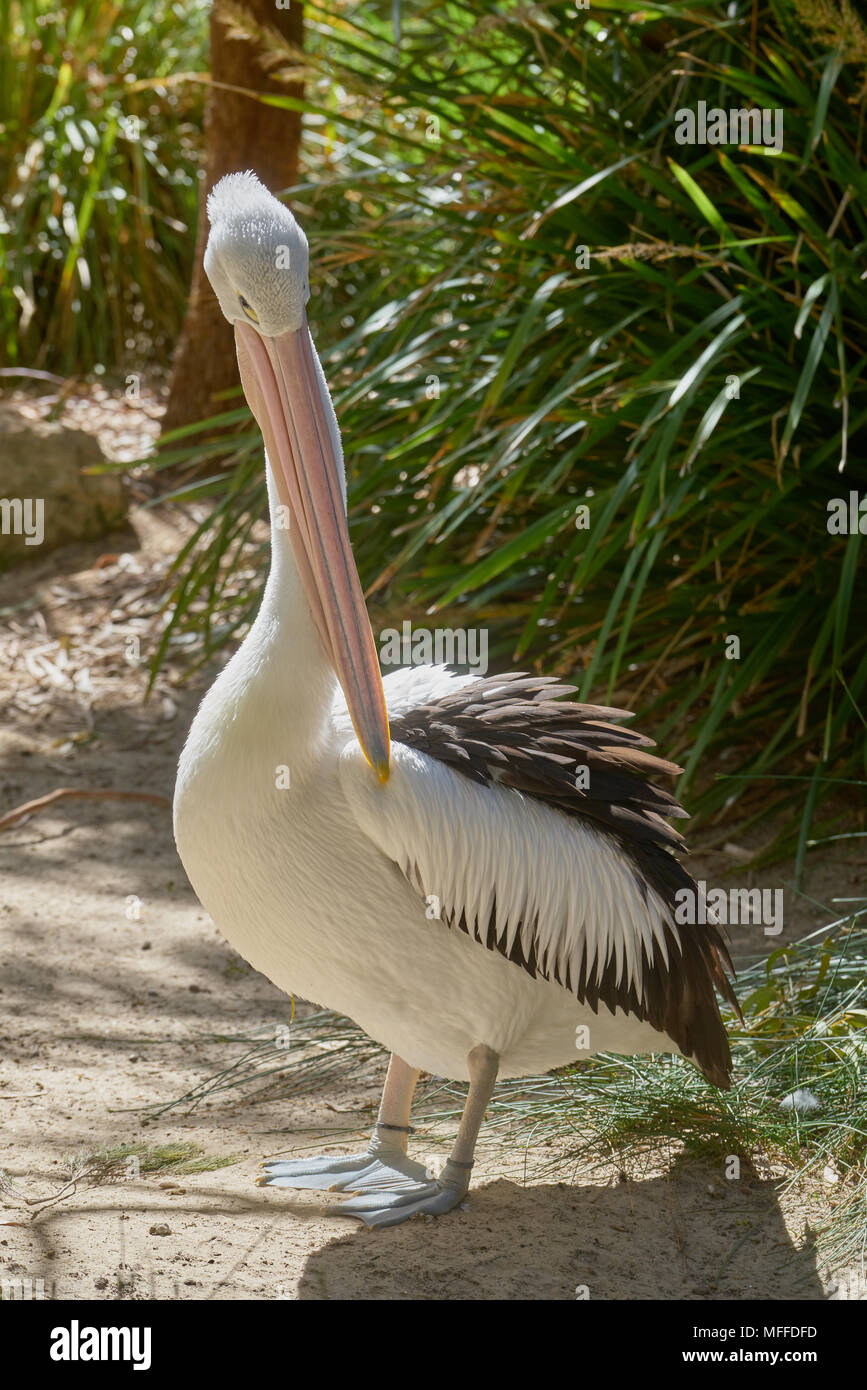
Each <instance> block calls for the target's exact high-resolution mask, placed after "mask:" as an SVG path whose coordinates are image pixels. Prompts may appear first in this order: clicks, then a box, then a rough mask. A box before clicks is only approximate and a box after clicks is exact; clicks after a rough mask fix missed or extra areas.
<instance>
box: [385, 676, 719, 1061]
mask: <svg viewBox="0 0 867 1390" xmlns="http://www.w3.org/2000/svg"><path fill="white" fill-rule="evenodd" d="M574 693H575V687H574V686H571V685H561V684H559V683H557V682H556V681H554V680H553V679H552V678H546V677H536V676H527V675H524V674H522V673H509V674H507V675H503V676H489V677H486V678H484V679H482V680H478V681H474V682H473V683H472V684H470V685H465V686H462V687H461V688H459V689H458V690H455V691H453V692H451V693H449V694H446V695H445V696H443V697H442V698H440V699H436V700H433V701H431V702H429V703H428V704H425V705H420V706H417V707H416V708H415V709H412V710H409V711H407V712H406V713H404V714H402V715H400V716H398V717H397V718H395V719H393V720H392V722H391V734H392V737H393V738H394V739H395V740H396V741H397V742H400V743H404V744H407V745H408V746H409V747H411V748H414V749H417V750H418V751H420V752H423V753H426V754H428V755H429V756H430V757H432V758H436V759H438V760H439V761H440V762H442V763H445V764H447V765H448V766H449V767H451V768H453V769H454V770H455V771H457V772H460V773H461V774H462V775H463V776H464V777H468V778H470V779H471V780H472V781H474V782H479V783H482V784H484V785H487V786H491V785H495V784H498V785H500V786H504V787H511V788H513V789H514V790H515V791H519V792H523V793H524V794H525V795H527V796H531V797H534V798H535V799H536V800H537V801H542V802H544V803H545V804H546V805H548V806H550V807H552V808H553V809H554V810H556V811H559V812H561V813H562V814H563V815H566V816H574V817H577V818H580V819H581V820H583V821H585V822H588V823H590V824H591V825H593V826H595V827H596V828H597V829H598V830H599V831H601V832H602V833H603V834H605V835H607V836H609V837H611V838H612V839H613V840H614V841H615V842H616V843H617V844H618V845H619V847H620V849H621V850H622V851H623V853H624V854H625V856H626V857H627V859H628V861H629V862H630V863H631V864H632V866H633V868H634V872H635V878H636V882H637V883H638V884H639V886H640V887H641V890H642V892H643V893H644V895H645V899H646V896H647V889H648V887H652V888H653V890H654V891H655V892H656V893H657V895H658V896H659V897H660V899H661V900H662V902H663V903H664V904H665V906H666V908H667V910H668V912H669V914H670V916H671V918H672V921H673V920H674V912H675V895H676V893H677V892H678V890H680V889H684V888H686V889H690V890H691V891H693V892H695V893H696V894H697V891H698V890H697V886H696V884H695V881H694V880H693V878H692V877H691V876H690V874H688V873H687V871H686V869H685V868H684V867H683V865H682V864H681V863H680V861H679V860H678V859H676V858H675V856H674V854H673V852H672V851H674V850H676V849H680V848H682V846H683V837H682V836H681V835H680V834H679V832H678V831H677V830H675V829H674V827H673V826H671V825H669V824H668V823H667V818H668V817H681V816H685V815H686V812H685V811H684V809H683V807H682V806H680V805H679V803H678V802H677V801H676V800H675V798H674V797H673V796H672V795H671V794H670V793H669V792H667V791H664V790H663V789H662V788H660V787H658V786H656V785H655V783H654V782H653V781H649V780H646V779H647V778H650V777H654V776H660V775H661V776H672V775H676V774H677V773H679V772H680V771H681V769H680V768H679V767H677V766H676V765H675V764H673V763H670V762H666V761H665V760H664V759H663V758H659V757H656V756H655V755H654V754H652V753H649V752H648V751H647V750H648V748H652V747H653V740H652V739H649V738H646V737H644V736H643V735H641V734H638V733H634V732H633V731H632V730H630V729H626V728H623V727H622V726H621V725H619V724H614V723H611V722H609V721H611V720H613V719H623V718H632V715H631V714H630V713H629V711H628V710H621V709H610V708H606V707H604V706H600V705H582V704H577V703H575V702H573V701H565V702H563V703H558V701H560V700H561V699H562V697H563V696H566V695H573V694H574ZM581 767H586V768H587V769H588V776H587V786H586V787H581V786H580V785H579V784H578V783H577V781H576V775H577V772H578V769H579V768H581ZM410 872H411V869H410ZM451 925H454V926H457V927H459V928H460V929H461V930H463V931H465V932H467V934H468V935H470V936H472V937H473V938H474V939H476V940H478V941H480V942H481V943H482V944H483V945H485V946H487V947H488V948H489V949H492V950H500V951H502V952H503V953H504V954H508V956H509V959H511V960H513V961H514V963H515V964H516V965H519V966H520V967H521V968H522V969H524V970H526V971H528V972H529V973H530V974H531V975H533V976H534V978H535V977H537V976H539V975H545V972H544V971H543V969H542V968H541V966H540V963H539V961H538V960H537V959H536V954H535V951H534V950H533V948H532V946H531V947H530V948H529V953H528V954H527V953H525V950H524V948H523V947H522V945H521V941H522V935H523V934H522V933H521V932H518V933H517V934H516V935H515V938H514V944H513V946H512V948H511V951H509V952H508V953H507V952H506V951H505V947H504V945H503V942H502V940H501V937H500V934H499V933H498V931H497V922H496V903H495V904H494V906H493V908H492V910H491V915H490V917H489V920H488V921H487V922H484V923H483V922H475V921H473V922H468V921H467V920H466V918H465V916H464V914H461V916H460V918H459V919H458V920H456V921H454V922H452V923H451ZM678 934H679V937H680V940H679V942H678V937H677V935H676V934H675V932H674V931H673V930H670V929H668V928H666V944H667V947H668V965H666V963H665V960H664V958H663V955H662V952H661V951H659V950H657V951H655V952H654V953H653V958H652V959H649V958H648V956H647V952H646V949H645V948H642V986H643V987H642V990H641V997H640V998H639V994H638V992H637V991H636V988H635V985H634V983H632V982H630V981H628V980H621V981H620V982H619V983H618V981H617V973H618V972H617V965H616V961H615V960H614V958H612V959H611V960H610V961H609V962H608V965H607V966H606V968H605V970H604V971H603V974H602V977H601V979H597V978H596V967H595V964H594V965H593V966H592V967H591V968H590V969H588V967H587V963H586V961H585V962H583V963H582V966H581V970H580V973H579V977H578V979H573V978H572V977H571V973H570V974H568V975H567V978H566V979H565V980H560V979H559V977H555V978H557V980H558V983H560V984H562V985H564V987H566V988H568V989H569V990H570V991H572V992H573V993H574V994H575V995H576V996H577V998H578V999H579V1000H580V1001H581V1002H582V1003H585V1004H587V1005H588V1006H589V1007H590V1008H592V1009H593V1010H594V1011H598V1008H599V1004H600V1003H602V1004H605V1005H606V1006H607V1007H608V1008H609V1009H610V1010H611V1011H612V1012H613V1010H614V1009H615V1008H619V1009H622V1010H624V1011H625V1012H627V1013H631V1014H634V1015H636V1016H637V1017H639V1018H641V1019H643V1020H645V1021H646V1022H648V1023H650V1024H651V1025H652V1026H653V1027H654V1028H657V1029H659V1031H660V1032H663V1033H666V1034H667V1035H668V1036H669V1037H671V1038H673V1039H674V1041H675V1042H676V1043H677V1045H678V1047H679V1048H680V1049H681V1051H682V1052H683V1053H684V1054H685V1055H687V1056H690V1057H693V1058H694V1059H695V1060H696V1062H697V1063H698V1065H699V1066H700V1067H701V1069H702V1071H703V1072H704V1073H705V1075H706V1076H707V1077H708V1079H709V1080H711V1081H713V1082H714V1083H715V1084H716V1085H717V1086H721V1087H723V1088H726V1087H728V1086H729V1084H730V1082H729V1073H730V1071H731V1054H730V1052H729V1046H728V1040H727V1038H726V1034H725V1029H724V1028H723V1025H722V1020H721V1018H720V1013H719V1006H718V1004H717V1000H716V996H715V993H714V990H715V989H716V990H718V991H719V993H720V994H721V995H722V996H723V997H724V998H725V999H726V1000H728V1002H729V1003H730V1004H732V1005H733V1006H734V1008H735V1009H736V1010H737V1008H738V1005H737V1000H736V998H735V995H734V991H733V989H732V984H731V979H730V978H729V972H731V970H732V965H731V960H730V958H729V955H728V951H727V949H726V946H725V943H724V942H723V939H722V936H721V935H720V932H719V931H718V930H717V928H716V926H714V925H712V924H710V923H709V924H708V925H706V926H702V925H696V926H687V927H683V926H679V927H678ZM546 978H547V975H546Z"/></svg>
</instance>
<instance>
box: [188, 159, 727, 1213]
mask: <svg viewBox="0 0 867 1390" xmlns="http://www.w3.org/2000/svg"><path fill="white" fill-rule="evenodd" d="M208 215H209V218H210V224H211V230H210V237H209V241H208V246H207V250H206V253H205V268H206V270H207V273H208V276H209V278H210V281H211V284H212V285H213V287H214V290H215V292H216V294H217V297H218V299H219V301H220V305H221V307H222V310H223V313H224V314H225V316H226V318H227V319H228V320H229V321H230V323H232V324H234V328H235V337H236V343H237V351H238V364H239V368H240V373H241V380H242V382H243V385H244V391H245V393H246V396H247V400H248V401H249V403H250V407H251V409H252V411H253V414H254V415H255V417H256V419H257V421H258V423H259V426H260V428H261V430H262V434H263V436H264V442H265V451H266V468H267V479H268V496H269V501H270V512H271V546H272V561H271V571H270V574H269V577H268V582H267V585H266V587H265V592H264V597H263V599H262V606H261V608H260V610H259V613H258V616H257V618H256V620H255V622H254V624H253V626H252V627H251V629H250V632H249V635H248V636H247V638H246V639H245V641H244V642H243V644H242V646H241V647H240V648H239V650H238V651H237V652H236V653H235V655H234V656H233V657H232V659H231V661H229V663H228V664H227V666H226V667H225V669H224V670H223V671H222V673H221V674H220V676H219V677H218V679H217V680H216V681H215V683H214V685H213V686H212V687H211V689H210V690H209V691H208V693H207V695H206V696H205V698H204V700H203V701H202V704H201V707H200V709H199V711H198V713H197V715H196V718H195V720H194V722H193V725H192V728H191V730H190V734H189V738H188V739H187V743H186V746H185V748H184V750H183V753H182V755H181V759H180V766H179V770H178V781H177V789H176V793H175V803H174V809H175V836H176V840H177V845H178V850H179V853H180V856H181V859H182V860H183V863H184V866H185V868H186V871H187V873H188V875H189V877H190V880H191V882H192V884H193V886H194V888H195V890H196V892H197V894H198V896H199V898H200V899H201V902H202V904H203V905H204V907H205V908H206V909H207V911H208V912H209V913H210V914H211V916H212V917H213V919H214V921H215V922H216V923H217V925H218V926H219V927H220V928H221V930H222V931H223V932H224V934H225V935H226V937H228V939H229V941H231V943H232V945H233V946H234V947H235V949H236V950H237V951H239V952H240V953H241V955H243V956H244V957H245V958H246V959H247V960H248V961H249V962H250V963H251V964H252V965H253V966H255V967H256V969H257V970H261V971H262V972H263V973H264V974H265V975H267V976H268V977H269V978H270V979H271V980H273V981H274V982H275V984H277V985H278V986H280V988H282V989H285V990H287V991H292V992H294V993H296V994H299V995H301V996H302V997H304V998H305V999H309V1000H314V1001H316V1002H317V1003H319V1004H321V1005H325V1006H327V1007H328V1008H331V1009H335V1010H337V1011H338V1012H339V1013H342V1014H347V1015H349V1016H350V1017H351V1018H353V1019H354V1020H355V1021H356V1022H357V1023H358V1024H359V1025H360V1026H361V1027H362V1028H363V1029H365V1031H366V1032H367V1033H369V1034H370V1035H371V1037H373V1038H376V1039H377V1040H378V1041H379V1042H381V1043H382V1044H383V1045H384V1046H385V1047H387V1048H388V1049H389V1050H390V1052H391V1054H392V1056H391V1062H390V1065H389V1069H388V1076H387V1079H386V1083H385V1089H384V1092H383V1096H382V1103H381V1106H380V1111H379V1120H378V1122H377V1125H376V1128H375V1131H374V1134H373V1137H372V1139H371V1141H370V1144H369V1146H368V1148H367V1150H366V1152H365V1153H363V1154H359V1155H356V1156H352V1157H346V1156H342V1157H320V1158H310V1157H308V1158H299V1159H295V1160H290V1161H274V1162H269V1163H267V1164H266V1165H265V1168H266V1172H265V1176H264V1177H263V1178H262V1179H260V1181H261V1182H264V1183H267V1184H270V1185H272V1186H276V1187H293V1188H319V1189H332V1190H338V1191H342V1192H348V1193H351V1194H354V1195H352V1196H350V1197H349V1198H348V1199H347V1200H345V1201H343V1202H342V1203H341V1204H340V1207H339V1210H340V1211H342V1212H346V1213H348V1214H351V1215H353V1216H357V1217H360V1218H361V1220H363V1221H365V1222H367V1224H368V1225H369V1226H389V1225H395V1224H396V1223H397V1222H399V1221H403V1220H405V1219H406V1218H407V1217H410V1216H413V1215H415V1214H416V1213H419V1212H426V1213H435V1214H437V1213H442V1212H446V1211H449V1210H451V1209H452V1208H453V1207H455V1206H456V1205H457V1204H459V1203H460V1202H461V1201H462V1200H463V1198H464V1196H465V1195H466V1192H467V1189H468V1186H469V1179H470V1171H471V1168H472V1165H473V1152H474V1148H475V1143H476V1138H477V1135H478V1132H479V1127H480V1124H481V1121H482V1118H483V1115H484V1112H485V1107H486V1106H487V1104H488V1101H489V1099H490V1096H491V1092H492V1090H493V1087H494V1083H495V1080H496V1078H497V1076H498V1075H499V1076H504V1077H515V1076H525V1075H529V1074H534V1073H539V1072H544V1071H546V1070H548V1069H549V1068H551V1067H558V1066H563V1065H564V1064H566V1063H568V1062H572V1061H575V1060H576V1059H578V1058H583V1057H586V1056H588V1055H589V1054H590V1053H594V1052H598V1051H611V1052H618V1053H642V1052H676V1053H680V1054H681V1055H682V1056H685V1057H689V1058H692V1059H693V1060H694V1061H695V1062H696V1064H697V1065H698V1066H699V1067H700V1068H701V1070H702V1071H703V1072H704V1074H705V1076H707V1077H708V1078H709V1079H710V1080H711V1081H712V1082H714V1083H715V1084H716V1085H718V1086H722V1087H726V1086H728V1084H729V1071H730V1068H731V1059H730V1055H729V1048H728V1043H727V1039H726V1035H725V1031H724V1029H723V1026H722V1022H721V1020H720V1014H719V1009H718V1005H717V1002H716V998H715V995H714V986H716V987H717V989H719V991H720V992H721V993H722V994H724V995H725V996H726V997H727V998H729V999H730V1000H733V995H732V991H731V986H730V983H729V979H728V976H727V974H726V971H727V969H729V968H730V963H729V961H728V956H727V953H726V950H725V946H724V945H723V942H722V940H721V938H720V936H719V933H718V932H717V930H716V927H715V926H714V925H696V926H682V925H677V923H676V915H675V895H676V894H677V893H678V892H679V891H683V890H686V892H687V894H689V893H693V894H695V895H696V898H697V897H698V890H697V887H696V885H695V884H694V882H693V880H692V879H691V878H690V876H689V875H688V874H687V873H686V871H685V870H684V868H683V867H682V865H681V864H680V862H679V860H678V859H676V858H675V856H674V854H673V853H672V850H673V848H674V847H676V846H678V845H679V844H680V843H681V836H680V835H679V834H678V833H677V831H675V830H674V829H672V828H671V826H669V825H668V824H666V820H665V817H669V816H672V815H683V814H685V813H684V812H683V811H682V810H681V808H680V807H679V806H678V805H677V803H676V802H675V801H674V800H673V799H672V797H671V796H670V795H669V794H668V793H667V792H664V791H661V790H660V789H659V788H658V787H656V786H654V785H653V784H652V783H649V782H648V781H646V780H645V779H646V776H647V775H648V774H650V775H656V774H660V773H662V774H671V773H676V772H678V771H679V769H678V768H676V767H674V766H673V765H672V764H671V763H667V762H664V761H662V760H661V759H659V758H656V757H654V756H653V755H652V754H650V753H648V752H647V751H646V750H647V747H648V746H652V741H651V740H650V739H647V738H643V737H641V735H639V734H636V733H633V732H630V731H628V730H626V729H624V728H623V727H621V726H620V725H619V724H616V723H612V722H611V721H612V720H614V719H619V718H621V717H624V716H626V714H627V712H626V711H623V710H615V709H602V708H598V707H596V706H592V705H579V704H575V703H572V702H571V701H568V700H567V701H563V700H562V698H561V697H562V696H564V695H567V696H568V695H571V694H572V693H573V687H571V686H562V685H554V684H553V683H552V682H550V681H548V680H544V679H539V678H536V677H528V676H522V675H515V674H509V675H503V676H495V677H488V678H486V679H476V678H475V677H472V676H466V675H464V676H459V675H455V674H454V673H452V672H450V671H449V670H447V669H446V668H445V667H442V666H440V667H431V666H424V667H412V668H409V669H404V670H398V671H395V672H394V673H392V674H391V675H388V676H386V678H385V679H384V680H383V679H382V678H381V676H380V672H379V663H378V660H377V654H376V648H375V645H374V640H373V635H372V633H371V629H370V623H369V620H368V616H367V610H366V607H365V603H364V598H363V595H362V591H361V586H360V583H359V579H358V575H357V572H356V568H355V562H354V560H353V556H352V550H351V548H350V542H349V530H348V525H347V518H346V483H345V477H344V470H343V456H342V451H341V445H340V434H339V431H338V427H337V420H336V417H335V414H334V410H333V407H332V405H331V399H330V397H329V394H328V388H327V386H326V383H325V377H324V374H323V371H322V367H321V365H320V362H319V358H318V356H317V355H316V351H315V348H314V346H313V342H312V340H311V337H310V332H309V329H308V327H307V318H306V311H305V306H306V303H307V300H308V298H309V288H308V275H307V271H308V255H307V240H306V238H305V236H304V233H303V232H302V231H301V229H300V228H299V226H298V225H297V223H296V222H295V220H294V218H293V217H292V215H291V213H290V212H289V211H288V209H287V208H286V207H284V206H283V204H282V203H280V202H278V200H277V199H276V198H274V197H272V196H271V194H270V193H269V192H268V191H267V189H266V188H264V186H263V185H262V184H261V183H260V182H259V181H258V179H256V178H255V176H254V175H252V174H249V173H247V174H230V175H228V176H227V177H226V178H224V179H222V180H221V182H220V183H219V184H218V185H217V186H216V188H215V189H214V191H213V193H212V194H211V195H210V198H209V199H208ZM389 720H390V723H391V733H390V737H389ZM281 769H288V781H289V786H288V788H286V787H285V786H284V785H283V784H284V783H285V782H286V780H287V778H286V774H285V772H283V773H282V775H281V772H280V770H281ZM581 769H585V771H584V772H583V773H581V772H580V770H581ZM588 777H589V782H588V780H587V779H588ZM585 782H587V785H586V786H585V785H584V784H585ZM697 920H698V922H699V923H701V922H702V921H704V920H705V916H703V915H702V913H701V911H700V908H699V911H698V913H697ZM422 1070H424V1071H427V1072H432V1073H435V1074H437V1075H440V1076H446V1077H452V1078H455V1079H458V1080H462V1081H469V1083H470V1084H469V1096H468V1099H467V1104H466V1109H465V1111H464V1114H463V1118H462V1120H461V1123H460V1126H459V1128H458V1132H457V1138H456V1142H455V1145H454V1148H453V1150H452V1153H451V1156H450V1158H449V1159H448V1161H447V1162H446V1164H445V1167H444V1169H443V1171H442V1173H440V1175H439V1176H438V1177H433V1176H432V1175H431V1174H430V1172H429V1171H428V1170H427V1169H425V1167H424V1166H423V1165H422V1164H420V1163H417V1162H414V1161H413V1160H411V1159H410V1158H409V1157H408V1155H407V1135H408V1134H409V1133H411V1129H410V1123H409V1121H410V1105H411V1102H412V1097H413V1091H414V1089H415V1084H416V1080H417V1078H418V1075H419V1072H420V1071H422Z"/></svg>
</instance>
